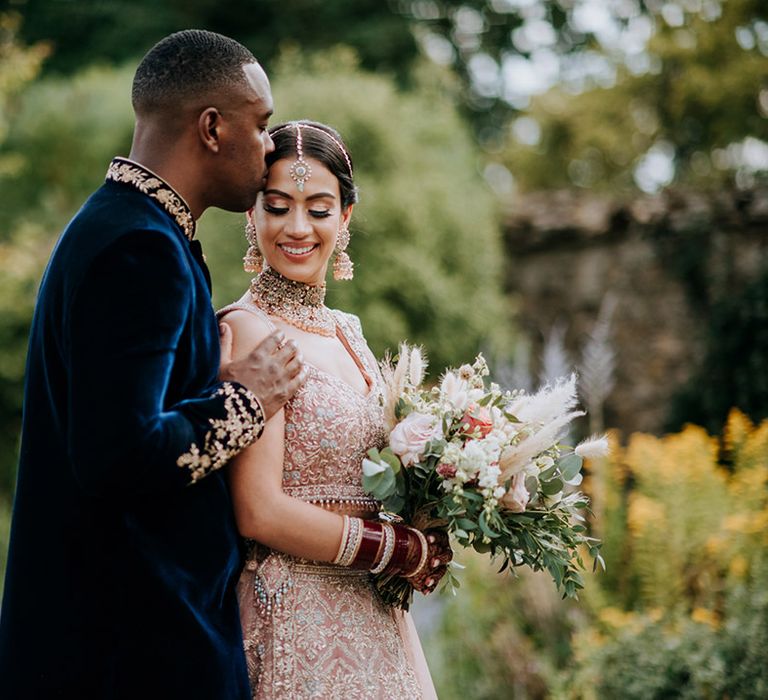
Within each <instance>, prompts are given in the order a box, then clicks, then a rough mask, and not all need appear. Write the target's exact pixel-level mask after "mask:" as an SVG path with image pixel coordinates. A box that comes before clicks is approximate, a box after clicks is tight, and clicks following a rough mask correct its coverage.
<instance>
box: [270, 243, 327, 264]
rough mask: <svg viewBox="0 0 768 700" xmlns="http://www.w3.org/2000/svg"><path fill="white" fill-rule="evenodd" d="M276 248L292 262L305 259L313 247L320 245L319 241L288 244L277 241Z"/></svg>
mask: <svg viewBox="0 0 768 700" xmlns="http://www.w3.org/2000/svg"><path fill="white" fill-rule="evenodd" d="M277 247H278V248H280V250H281V251H282V253H283V255H285V257H286V258H288V260H291V261H293V262H300V261H302V260H306V258H307V257H308V256H310V255H311V254H312V253H313V252H314V251H315V249H317V248H319V247H320V244H319V243H302V244H297V243H293V244H288V243H279V244H278V246H277Z"/></svg>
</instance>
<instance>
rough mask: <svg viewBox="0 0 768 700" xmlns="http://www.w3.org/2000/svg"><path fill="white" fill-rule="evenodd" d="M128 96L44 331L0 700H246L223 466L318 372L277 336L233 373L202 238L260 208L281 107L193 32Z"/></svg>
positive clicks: (31, 380) (10, 581) (42, 310)
mask: <svg viewBox="0 0 768 700" xmlns="http://www.w3.org/2000/svg"><path fill="white" fill-rule="evenodd" d="M132 97H133V106H134V110H135V113H136V129H135V133H134V140H133V146H132V149H131V155H130V159H123V158H115V159H114V160H113V161H112V163H111V164H110V166H109V170H108V172H107V177H106V182H105V184H104V185H103V186H102V187H101V188H100V189H99V190H97V191H96V192H95V193H94V194H93V195H92V196H91V197H90V199H89V200H88V201H87V202H86V204H85V205H84V207H83V208H82V209H81V210H80V212H79V213H78V214H77V215H76V216H75V218H74V219H73V220H72V222H71V223H70V224H69V226H68V227H67V229H66V230H65V231H64V233H63V235H62V236H61V238H60V240H59V242H58V244H57V245H56V248H55V250H54V252H53V255H52V257H51V260H50V263H49V265H48V268H47V270H46V272H45V275H44V277H43V281H42V285H41V288H40V293H39V298H38V301H37V307H36V310H35V316H34V320H33V322H32V330H31V336H30V345H29V356H28V364H27V376H26V388H25V399H24V422H23V434H22V443H21V458H20V466H19V474H18V483H17V491H16V499H15V504H14V514H13V525H12V533H11V546H10V552H9V560H8V572H7V578H6V584H5V597H4V600H3V605H2V617H1V618H0V696H2V697H3V698H4V699H5V700H15V699H16V698H78V699H80V700H87V699H90V698H94V699H97V698H98V699H102V698H183V699H184V700H193V699H196V698H199V699H200V700H214V699H216V698H221V700H224V699H226V700H236V699H239V698H243V699H245V698H247V697H250V694H249V691H248V680H247V675H246V669H245V661H244V658H243V652H242V643H241V636H240V623H239V619H238V610H237V603H236V598H235V588H234V586H235V582H236V577H237V575H238V573H239V569H240V550H239V544H238V542H239V539H238V534H237V530H236V528H235V523H234V519H233V516H232V512H231V506H230V497H229V493H228V490H227V484H226V481H225V477H224V472H223V470H221V467H224V466H225V465H226V463H227V462H228V460H229V459H230V458H231V457H233V456H234V455H235V454H237V453H238V452H239V451H240V450H242V449H243V448H244V447H246V446H247V445H249V444H250V443H251V442H253V441H254V440H256V439H258V437H259V435H260V434H261V431H262V429H263V425H264V422H265V421H266V420H267V419H269V417H270V416H271V415H272V414H273V413H275V412H276V411H277V410H278V409H279V408H280V407H281V406H282V404H283V403H284V402H285V401H286V400H288V399H289V398H290V397H291V396H292V395H293V393H294V392H295V391H296V390H297V388H298V387H299V385H300V384H301V382H302V381H303V370H302V368H301V361H300V358H299V357H298V352H297V350H296V347H295V345H293V344H292V343H291V342H288V343H284V342H282V340H283V339H282V338H281V337H270V338H268V339H267V340H265V341H264V343H262V344H261V345H260V346H259V347H257V348H256V349H255V350H254V351H253V352H252V353H251V354H250V355H249V356H248V357H246V358H244V359H242V360H238V361H236V362H233V361H232V360H231V357H230V348H231V337H229V336H227V335H224V336H222V337H221V338H220V336H219V329H218V326H217V323H216V320H215V317H214V315H213V311H212V307H211V295H210V278H209V275H208V270H207V268H206V265H205V259H204V257H203V255H202V251H201V249H200V244H199V242H198V241H197V240H196V239H195V222H196V220H197V219H198V218H199V217H200V215H201V214H202V213H203V212H204V211H205V209H207V208H208V207H212V206H215V207H221V208H223V209H227V210H229V211H245V210H246V209H247V208H249V207H251V206H252V205H253V203H254V201H255V200H256V194H257V193H258V191H259V190H260V189H261V188H262V187H263V184H264V179H265V175H266V167H265V163H264V156H265V154H266V153H268V152H270V151H271V150H273V148H274V145H273V144H272V141H271V139H270V137H269V135H268V133H267V122H268V120H269V118H270V116H271V114H272V96H271V92H270V87H269V82H268V80H267V76H266V75H265V74H264V71H263V70H262V69H261V67H260V66H259V64H258V63H257V62H256V60H255V59H254V57H253V55H252V54H251V53H250V52H249V51H248V50H247V49H245V48H244V47H243V46H241V45H240V44H238V43H237V42H235V41H233V40H231V39H228V38H226V37H223V36H220V35H218V34H213V33H210V32H203V31H185V32H179V33H177V34H173V35H171V36H169V37H167V38H166V39H164V40H163V41H161V42H160V43H159V44H157V45H156V46H155V47H154V48H152V49H151V50H150V51H149V53H148V54H147V55H146V56H145V57H144V59H143V60H142V62H141V64H140V65H139V67H138V70H137V71H136V76H135V78H134V83H133V95H132ZM220 360H221V365H220ZM235 376H237V377H238V378H239V382H235V381H233V380H232V378H233V377H235Z"/></svg>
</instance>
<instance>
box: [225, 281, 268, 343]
mask: <svg viewBox="0 0 768 700" xmlns="http://www.w3.org/2000/svg"><path fill="white" fill-rule="evenodd" d="M216 317H217V318H218V320H219V323H226V324H227V325H228V326H229V327H230V329H231V330H232V336H233V340H234V344H235V347H236V348H253V347H254V346H255V345H257V344H258V343H260V342H261V341H262V340H264V338H266V337H267V336H268V335H271V334H272V333H273V332H274V331H275V326H274V324H273V323H272V321H270V319H269V317H268V316H267V315H266V314H265V313H264V312H263V311H262V310H261V309H260V308H259V307H258V306H256V305H255V304H254V303H253V302H251V301H250V298H249V296H248V295H247V294H246V295H245V296H244V297H243V298H241V299H240V300H239V301H236V302H234V303H232V304H229V305H228V306H225V307H224V308H223V309H220V310H219V311H217V312H216Z"/></svg>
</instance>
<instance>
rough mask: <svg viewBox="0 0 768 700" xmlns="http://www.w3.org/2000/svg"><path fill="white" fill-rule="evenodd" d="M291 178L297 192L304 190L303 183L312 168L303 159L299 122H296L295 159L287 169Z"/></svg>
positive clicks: (309, 176) (310, 174) (309, 175)
mask: <svg viewBox="0 0 768 700" xmlns="http://www.w3.org/2000/svg"><path fill="white" fill-rule="evenodd" d="M288 172H289V174H290V176H291V179H292V180H293V181H294V182H295V183H296V187H297V188H298V190H299V192H303V191H304V183H305V182H306V181H307V180H309V178H311V177H312V168H311V167H310V165H309V163H307V161H306V160H304V151H303V150H302V144H301V124H299V123H298V122H296V160H295V161H293V164H292V165H291V168H290V170H289V171H288Z"/></svg>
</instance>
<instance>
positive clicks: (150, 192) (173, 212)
mask: <svg viewBox="0 0 768 700" xmlns="http://www.w3.org/2000/svg"><path fill="white" fill-rule="evenodd" d="M107 180H111V181H112V182H122V183H123V184H125V185H130V186H131V187H134V188H135V189H137V190H138V191H139V192H142V193H144V194H145V195H147V196H148V197H152V199H154V200H156V201H157V202H159V203H160V205H161V206H162V207H163V209H165V211H166V212H167V213H168V214H169V215H170V216H171V217H173V219H174V221H176V223H177V224H178V225H179V226H181V230H182V231H184V235H185V236H186V237H187V238H188V239H189V240H190V241H191V240H192V239H193V238H194V237H195V219H194V217H193V216H192V212H191V211H190V209H189V205H188V204H187V203H186V202H185V201H184V198H183V197H182V196H181V195H180V194H179V193H178V192H176V190H174V189H173V187H171V186H170V185H169V184H168V183H167V182H166V181H165V180H163V178H161V177H160V176H158V175H155V173H153V172H152V171H151V170H148V169H147V168H145V167H144V166H143V165H141V164H140V163H137V162H135V161H133V160H129V159H128V158H113V159H112V162H111V163H110V164H109V170H107Z"/></svg>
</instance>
